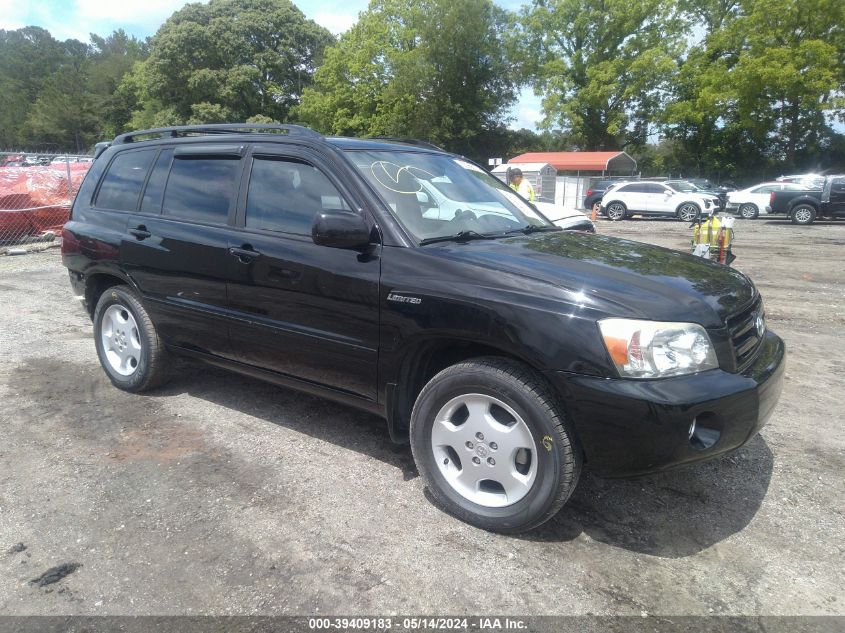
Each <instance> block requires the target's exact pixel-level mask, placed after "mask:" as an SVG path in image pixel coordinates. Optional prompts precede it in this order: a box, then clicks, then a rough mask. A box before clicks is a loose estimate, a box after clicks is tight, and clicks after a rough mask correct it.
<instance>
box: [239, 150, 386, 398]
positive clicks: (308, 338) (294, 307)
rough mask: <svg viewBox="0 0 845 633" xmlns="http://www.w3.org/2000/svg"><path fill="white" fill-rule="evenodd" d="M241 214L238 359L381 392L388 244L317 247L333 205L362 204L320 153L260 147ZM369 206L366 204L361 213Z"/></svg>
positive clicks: (361, 392) (371, 394) (359, 391)
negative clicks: (322, 217) (317, 225)
mask: <svg viewBox="0 0 845 633" xmlns="http://www.w3.org/2000/svg"><path fill="white" fill-rule="evenodd" d="M249 162H250V166H249V176H248V184H247V185H246V187H245V191H244V192H243V194H242V196H241V202H240V204H239V212H238V226H239V227H240V228H239V234H238V235H237V236H236V237H235V239H234V240H233V241H232V242H230V244H229V246H230V248H231V249H237V250H236V251H235V252H236V253H239V254H240V255H241V258H240V260H238V270H237V273H236V275H235V277H234V279H233V281H232V282H231V283H230V284H229V289H228V293H229V306H230V309H231V310H232V314H233V316H234V317H235V318H236V319H237V320H238V322H237V323H233V325H232V327H231V341H232V346H233V350H234V352H235V354H236V355H237V357H238V359H239V360H240V361H241V362H244V363H248V364H250V365H255V366H259V367H262V368H265V369H271V370H273V371H276V372H279V373H282V374H285V375H288V376H292V377H294V378H298V379H301V380H306V381H308V382H311V383H315V384H318V385H321V386H324V387H329V388H333V389H337V390H341V391H344V392H347V393H351V394H354V395H357V396H361V397H364V398H368V399H375V397H376V369H377V361H378V334H379V310H378V297H379V276H380V270H381V247H380V246H378V245H373V247H372V249H371V250H370V251H368V252H366V253H361V252H359V251H355V250H346V249H338V248H329V247H325V246H318V245H316V244H315V243H314V242H313V240H312V238H311V225H312V223H313V220H314V217H315V216H316V214H317V213H319V212H320V211H323V210H329V209H345V210H351V209H359V208H360V207H359V205H358V203H357V202H356V201H355V199H354V198H353V196H352V195H350V192H349V189H348V188H346V187H344V185H343V184H342V182H341V180H340V179H338V178H337V177H336V176H335V171H336V169H337V167H335V168H327V167H325V166H324V164H323V163H322V161H321V159H319V158H318V157H316V156H315V155H312V154H310V153H307V152H305V151H304V150H303V151H302V152H289V153H285V154H280V153H278V150H274V149H267V150H266V152H262V150H261V149H260V148H256V150H255V151H254V153H253V155H252V157H251V158H250V161H249ZM361 212H362V213H364V212H363V211H361Z"/></svg>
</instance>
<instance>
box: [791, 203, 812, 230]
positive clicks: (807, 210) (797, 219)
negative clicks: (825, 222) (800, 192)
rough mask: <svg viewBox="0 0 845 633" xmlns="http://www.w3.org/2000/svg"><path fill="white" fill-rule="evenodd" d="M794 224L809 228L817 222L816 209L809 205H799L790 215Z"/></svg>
mask: <svg viewBox="0 0 845 633" xmlns="http://www.w3.org/2000/svg"><path fill="white" fill-rule="evenodd" d="M790 218H791V219H792V223H793V224H798V225H800V226H807V225H809V224H812V223H813V222H815V220H816V209H815V207H813V206H812V205H809V204H799V205H797V206H796V207H795V208H793V209H792V213H791V214H790Z"/></svg>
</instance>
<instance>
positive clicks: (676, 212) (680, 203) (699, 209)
mask: <svg viewBox="0 0 845 633" xmlns="http://www.w3.org/2000/svg"><path fill="white" fill-rule="evenodd" d="M685 204H694V205H695V206H696V208H697V209H698V212H699V213H701V211H702V209H704V207H703V206H702V205H701V204H700V203H699V202H698V200H692V199H687V200H683V201H681V202H679V203H678V206H677V207H675V217H678V216H679V215H680V213H681V207H682V206H684V205H685Z"/></svg>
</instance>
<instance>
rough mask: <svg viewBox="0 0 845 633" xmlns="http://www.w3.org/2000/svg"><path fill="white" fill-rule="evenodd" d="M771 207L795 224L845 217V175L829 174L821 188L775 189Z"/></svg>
mask: <svg viewBox="0 0 845 633" xmlns="http://www.w3.org/2000/svg"><path fill="white" fill-rule="evenodd" d="M769 207H770V209H771V210H770V213H771V214H772V215H785V216H786V217H788V218H789V219H790V220H792V223H793V224H804V225H806V224H812V223H813V222H815V220H816V218H829V219H838V218H845V176H828V177H827V178H825V181H824V185H823V186H822V188H821V189H803V190H799V191H773V192H772V193H771V196H770V198H769Z"/></svg>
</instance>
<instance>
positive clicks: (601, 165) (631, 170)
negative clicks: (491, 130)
mask: <svg viewBox="0 0 845 633" xmlns="http://www.w3.org/2000/svg"><path fill="white" fill-rule="evenodd" d="M517 163H546V164H549V165H551V166H552V167H553V168H554V169H555V170H557V183H556V185H557V186H556V191H555V193H556V196H555V198H554V202H556V203H557V204H562V205H563V206H565V207H567V208H571V209H579V208H581V205H582V203H583V199H584V194H585V193H586V192H587V190H588V189H589V188H590V186H591V185H592V184H593V183H595V182H596V181H598V180H601V179H603V178H608V177H631V176H633V175H635V174H636V171H637V161H635V160H634V159H633V158H631V156H629V155H628V154H626V153H625V152H618V151H617V152H529V153H527V154H521V155H519V156H516V157H514V158H512V159H511V161H510V162H509V163H508V165H503V167H507V166H509V165H514V164H517ZM523 171H524V170H523Z"/></svg>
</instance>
